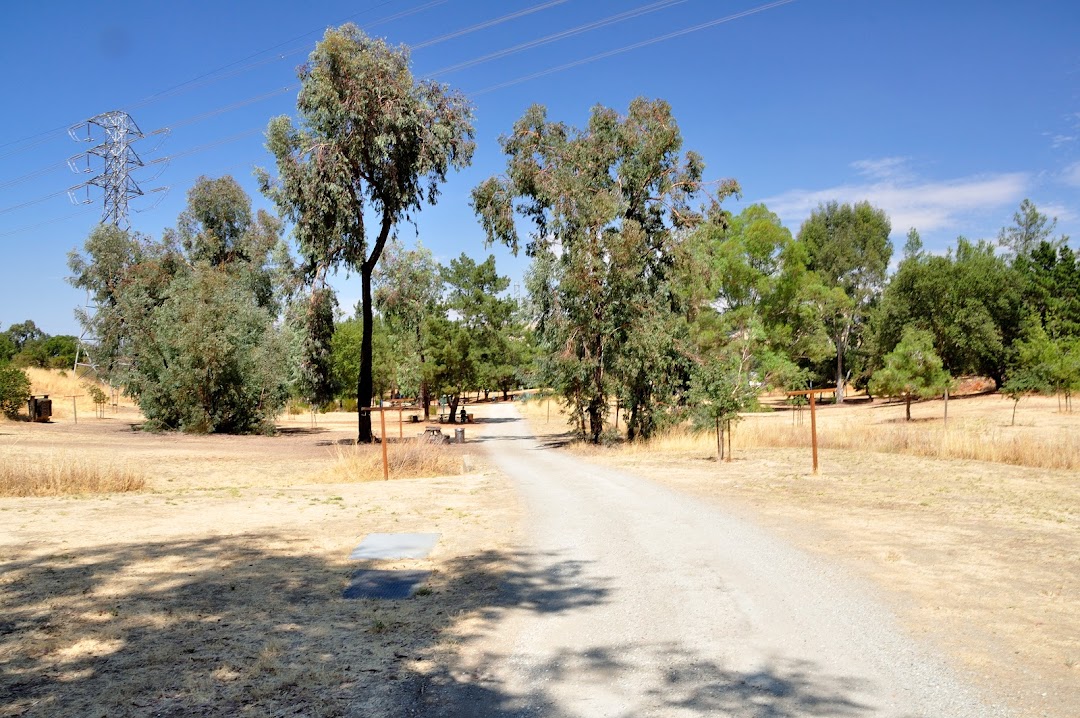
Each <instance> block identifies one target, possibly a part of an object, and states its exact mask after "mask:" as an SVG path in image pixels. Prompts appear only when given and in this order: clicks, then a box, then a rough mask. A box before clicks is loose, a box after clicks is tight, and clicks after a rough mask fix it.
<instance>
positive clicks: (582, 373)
mask: <svg viewBox="0 0 1080 718" xmlns="http://www.w3.org/2000/svg"><path fill="white" fill-rule="evenodd" d="M501 144H502V148H503V152H504V153H505V154H506V155H507V169H506V174H505V175H504V176H502V177H492V178H490V179H488V180H486V181H484V182H483V183H481V184H480V185H479V186H478V187H477V188H476V189H474V190H473V194H472V202H473V208H474V209H475V210H476V213H477V214H478V216H479V218H480V222H481V225H482V227H483V228H484V232H485V235H486V236H487V239H488V240H489V241H497V242H502V243H504V244H506V245H507V246H508V247H510V248H511V249H512V250H513V251H514V252H515V253H516V252H517V251H518V249H519V248H520V247H521V246H522V242H521V239H520V237H519V234H518V227H517V224H516V221H515V217H516V216H522V217H524V218H526V219H527V220H529V221H530V222H531V224H532V229H533V233H532V235H531V238H530V240H529V241H528V243H527V244H526V246H525V249H526V252H527V253H528V254H529V255H530V256H532V257H533V267H532V269H531V272H530V277H529V282H528V285H529V289H530V294H531V298H532V307H533V312H534V317H533V320H534V322H535V326H536V334H537V338H538V341H539V346H540V352H541V353H542V354H546V355H547V358H546V360H545V361H544V362H543V364H542V368H543V372H544V374H543V376H544V383H546V384H549V385H551V386H554V387H556V389H557V390H558V391H559V392H560V393H561V394H562V395H563V397H564V398H565V400H566V401H567V404H568V406H569V407H570V410H571V415H572V417H571V421H574V422H576V423H577V424H578V425H579V426H580V427H582V428H583V431H584V427H585V424H586V422H587V424H588V429H587V432H588V436H589V438H590V439H591V440H592V441H593V442H599V440H600V436H601V434H602V432H603V428H604V423H605V420H606V416H607V412H608V404H609V399H610V397H611V395H612V393H613V392H618V393H619V396H620V398H621V399H622V401H623V404H624V406H625V408H626V410H627V412H628V416H629V423H628V431H629V432H630V433H631V435H635V436H641V437H647V436H648V434H649V433H650V431H651V430H652V428H653V427H655V426H656V425H657V420H656V412H657V411H658V407H659V406H660V404H661V402H664V401H668V400H669V399H670V397H669V396H667V391H668V390H669V389H670V386H669V385H667V384H666V383H665V380H666V379H667V376H666V375H665V372H667V371H668V370H669V368H670V367H671V366H672V365H673V364H674V363H676V362H677V360H676V359H675V358H674V357H672V356H669V355H668V356H660V355H657V354H655V353H650V352H649V351H646V350H645V348H644V347H640V346H635V341H636V340H637V339H639V338H640V337H642V335H643V333H644V331H646V328H647V330H648V331H664V332H665V333H671V332H675V333H678V332H682V331H684V329H682V328H680V325H684V324H685V319H684V318H683V317H684V314H683V312H681V311H680V310H681V307H680V306H679V303H680V301H679V295H678V293H677V291H676V287H675V284H674V281H673V279H674V272H673V264H674V259H675V257H676V249H677V247H678V245H679V244H680V243H681V242H683V241H684V240H685V238H686V234H687V233H686V232H685V231H683V230H686V229H688V228H692V227H693V226H696V225H697V224H698V223H699V222H700V221H701V220H702V216H701V214H700V213H699V212H697V211H695V210H694V209H692V208H691V203H692V202H693V201H694V200H695V199H697V198H698V197H699V196H700V195H701V193H702V191H703V183H702V172H703V169H704V165H703V163H702V160H701V158H700V157H699V156H698V155H697V154H695V153H693V152H687V153H685V154H684V153H683V152H682V137H681V134H680V132H679V128H678V126H677V124H676V122H675V120H674V118H673V117H672V114H671V108H670V107H669V106H668V104H667V103H666V102H663V101H661V100H657V101H648V100H644V99H637V100H634V101H633V102H631V104H630V108H629V111H628V113H627V114H626V116H625V117H621V116H620V115H619V114H618V113H617V112H616V111H614V110H612V109H609V108H605V107H600V106H597V107H595V108H593V111H592V114H591V117H590V119H589V124H588V126H587V127H586V128H584V129H575V128H572V127H569V126H567V125H566V124H564V123H561V122H555V121H551V120H549V119H548V117H547V112H546V110H545V109H544V108H543V107H542V106H539V105H534V106H532V107H530V108H529V109H528V110H527V111H526V112H525V115H524V116H523V117H522V118H521V119H520V120H518V121H517V122H516V123H515V124H514V128H513V131H512V133H511V134H510V136H508V137H503V138H502V139H501ZM737 189H738V186H737V185H736V184H735V183H734V182H724V183H721V184H720V186H719V187H718V189H717V191H716V193H715V196H714V197H713V202H712V203H711V205H710V207H708V214H709V215H710V216H712V217H714V218H716V219H717V221H720V211H719V204H718V201H719V199H721V198H723V197H724V196H727V195H729V194H732V193H734V192H736V191H737ZM657 348H658V349H662V350H663V351H668V350H677V349H678V342H677V341H674V340H664V341H659V343H658V344H657Z"/></svg>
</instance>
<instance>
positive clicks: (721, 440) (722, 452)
mask: <svg viewBox="0 0 1080 718" xmlns="http://www.w3.org/2000/svg"><path fill="white" fill-rule="evenodd" d="M726 423H727V422H720V424H719V427H720V459H721V460H723V458H724V426H725V425H726Z"/></svg>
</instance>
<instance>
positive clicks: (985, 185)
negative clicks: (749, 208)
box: [762, 161, 1031, 235]
mask: <svg viewBox="0 0 1080 718" xmlns="http://www.w3.org/2000/svg"><path fill="white" fill-rule="evenodd" d="M864 162H865V161H864ZM1030 185H1031V176H1030V175H1029V174H1028V173H1026V172H1009V173H999V174H989V175H975V176H970V177H960V178H957V179H951V180H941V181H934V182H929V181H918V180H916V179H909V178H905V179H898V178H891V179H882V180H881V181H877V182H869V183H862V184H858V183H853V184H842V185H837V186H834V187H827V188H825V189H819V190H804V189H794V190H789V191H787V192H783V193H781V194H778V195H775V196H773V197H766V198H765V199H763V200H762V201H763V202H764V203H765V204H766V205H768V206H769V209H771V210H772V211H774V212H776V213H777V214H779V215H780V217H781V218H782V219H783V220H784V221H785V223H787V224H788V225H789V226H792V227H798V226H799V225H800V224H801V223H802V221H803V220H804V219H806V218H807V217H808V216H809V215H810V213H811V212H812V211H813V210H814V209H816V208H817V206H818V205H819V204H821V203H823V202H829V201H832V200H836V201H838V202H861V201H863V200H866V201H868V202H870V204H872V205H874V206H875V207H880V208H881V209H884V210H885V211H886V212H887V213H888V215H889V218H890V219H891V220H892V227H893V233H894V234H896V235H902V234H904V233H905V232H907V230H908V228H910V227H915V228H917V229H918V230H919V231H920V232H933V231H937V230H949V229H956V228H959V227H961V226H962V225H963V219H964V217H965V216H966V215H970V214H975V213H979V214H985V213H989V212H990V211H991V210H997V209H999V208H1001V207H1004V206H1009V205H1016V204H1018V203H1019V202H1020V200H1021V199H1023V197H1024V196H1025V193H1026V192H1027V191H1028V190H1029V188H1030Z"/></svg>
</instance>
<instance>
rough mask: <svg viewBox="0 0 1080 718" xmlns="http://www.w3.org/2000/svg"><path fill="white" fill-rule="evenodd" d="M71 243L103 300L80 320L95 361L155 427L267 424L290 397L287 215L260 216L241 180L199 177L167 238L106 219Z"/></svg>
mask: <svg viewBox="0 0 1080 718" xmlns="http://www.w3.org/2000/svg"><path fill="white" fill-rule="evenodd" d="M83 252H84V253H78V252H72V253H71V255H69V262H68V266H69V268H70V269H71V270H72V275H73V276H72V277H71V279H70V281H71V283H72V284H73V285H75V286H76V287H79V288H82V289H86V290H87V291H88V292H89V293H90V295H91V298H92V301H93V302H94V304H95V306H96V311H95V313H94V314H93V315H92V316H90V315H87V314H79V315H78V316H79V319H80V322H81V323H82V324H83V326H84V327H85V328H86V329H88V330H89V331H90V332H91V333H92V334H93V335H94V336H95V337H96V338H97V342H96V344H95V347H94V351H95V354H94V359H95V360H96V361H97V362H98V363H99V366H100V367H101V369H102V371H103V372H104V373H105V374H106V376H107V378H108V379H109V380H110V382H112V383H113V384H114V385H117V386H121V387H123V388H124V389H125V391H127V393H128V394H129V395H131V396H132V397H134V398H135V399H136V400H137V401H138V403H139V408H140V409H141V410H142V412H143V414H144V415H145V416H146V418H147V420H148V422H149V424H150V425H151V426H157V427H161V428H170V429H182V430H185V431H197V432H211V431H213V432H230V433H242V432H251V431H260V430H266V429H269V428H270V427H271V420H272V419H273V416H274V415H275V414H276V413H277V411H278V409H279V408H280V407H281V406H282V404H283V402H284V398H285V381H284V378H283V377H284V376H285V374H286V367H285V358H286V357H287V355H288V351H287V348H286V346H285V343H284V341H283V339H282V337H281V336H280V334H279V332H278V331H277V329H276V327H275V321H276V320H277V318H278V311H279V307H280V306H281V299H282V298H281V296H280V294H281V291H282V289H283V286H282V285H281V282H280V279H281V277H283V276H284V275H286V274H288V273H290V266H289V259H288V253H287V251H286V250H285V248H284V246H283V243H282V242H281V240H280V236H279V223H278V221H277V220H276V219H275V218H274V217H272V216H271V215H269V214H268V213H266V212H259V213H256V214H252V212H251V202H250V200H249V198H248V197H247V195H246V194H244V192H243V191H242V190H240V188H239V185H237V184H236V182H235V181H234V180H233V179H232V178H228V177H225V178H220V179H217V180H212V179H208V178H206V177H202V178H200V179H199V180H198V181H197V182H196V184H195V186H194V187H193V188H192V189H191V191H190V192H189V193H188V205H187V209H186V210H185V211H184V213H183V214H182V215H181V216H180V218H179V222H178V228H177V229H176V230H167V231H166V232H165V234H164V236H163V237H162V239H161V240H157V241H155V240H153V239H151V238H149V237H146V236H143V235H139V234H136V233H132V232H127V231H125V230H121V229H119V228H117V227H115V226H112V225H99V226H98V227H96V228H95V229H94V230H93V231H92V232H91V234H90V236H89V237H88V239H87V241H86V243H85V246H84V250H83Z"/></svg>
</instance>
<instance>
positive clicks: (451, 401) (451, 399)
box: [447, 394, 461, 424]
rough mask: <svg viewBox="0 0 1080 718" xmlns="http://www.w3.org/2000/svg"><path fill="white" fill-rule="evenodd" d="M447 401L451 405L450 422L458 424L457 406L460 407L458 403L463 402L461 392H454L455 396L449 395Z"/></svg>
mask: <svg viewBox="0 0 1080 718" xmlns="http://www.w3.org/2000/svg"><path fill="white" fill-rule="evenodd" d="M447 401H448V405H449V407H450V423H451V424H456V423H457V408H458V404H459V403H461V395H460V394H454V395H453V396H450V397H447Z"/></svg>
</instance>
